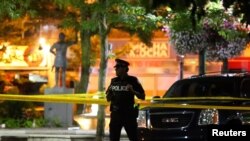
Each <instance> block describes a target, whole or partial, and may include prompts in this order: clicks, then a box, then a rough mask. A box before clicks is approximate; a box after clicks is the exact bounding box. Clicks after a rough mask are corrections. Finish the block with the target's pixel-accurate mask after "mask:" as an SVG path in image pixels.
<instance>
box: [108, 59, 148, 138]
mask: <svg viewBox="0 0 250 141" xmlns="http://www.w3.org/2000/svg"><path fill="white" fill-rule="evenodd" d="M115 61H116V65H115V66H114V68H115V71H116V76H117V77H115V78H112V80H111V83H110V85H109V87H108V89H107V91H106V98H107V101H110V102H111V104H110V111H111V115H110V124H109V132H110V140H111V141H119V140H120V135H121V129H122V127H124V129H125V131H126V133H127V136H128V138H129V140H130V141H137V121H136V118H137V116H138V109H136V108H135V107H134V104H135V100H134V98H135V96H136V97H137V98H139V99H142V100H144V99H145V92H144V89H143V87H142V85H141V84H140V83H139V81H138V79H137V78H136V77H135V76H130V75H128V71H129V68H128V66H129V63H128V62H127V61H125V60H121V59H116V60H115Z"/></svg>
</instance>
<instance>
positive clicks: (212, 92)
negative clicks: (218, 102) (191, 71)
mask: <svg viewBox="0 0 250 141" xmlns="http://www.w3.org/2000/svg"><path fill="white" fill-rule="evenodd" d="M238 83H239V81H236V79H229V78H227V77H218V78H217V77H215V78H214V77H213V78H209V77H207V78H202V79H200V78H192V79H187V80H179V81H177V82H176V83H175V84H173V86H172V87H171V88H170V89H169V91H167V93H166V94H165V95H164V96H163V97H193V96H198V97H199V96H236V94H235V92H237V90H239V87H240V84H238ZM247 83H248V84H247V85H248V86H250V85H249V84H250V80H249V81H247ZM244 88H245V87H244ZM244 88H243V87H242V89H244ZM249 89H250V88H249ZM238 92H239V91H238ZM238 96H239V95H238ZM248 96H249V94H248Z"/></svg>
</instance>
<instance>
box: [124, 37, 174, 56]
mask: <svg viewBox="0 0 250 141" xmlns="http://www.w3.org/2000/svg"><path fill="white" fill-rule="evenodd" d="M129 45H130V46H131V47H132V49H131V50H130V52H129V54H128V55H127V57H130V58H168V57H169V56H170V55H169V54H170V50H169V48H170V47H169V45H168V43H167V42H166V41H163V42H153V46H152V47H148V46H146V45H145V44H143V43H139V42H138V43H132V42H130V43H129Z"/></svg>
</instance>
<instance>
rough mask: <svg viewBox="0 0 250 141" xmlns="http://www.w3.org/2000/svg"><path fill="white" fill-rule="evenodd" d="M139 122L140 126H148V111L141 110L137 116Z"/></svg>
mask: <svg viewBox="0 0 250 141" xmlns="http://www.w3.org/2000/svg"><path fill="white" fill-rule="evenodd" d="M137 124H138V127H142V128H147V115H146V111H141V110H140V111H139V114H138V117H137Z"/></svg>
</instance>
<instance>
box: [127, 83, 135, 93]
mask: <svg viewBox="0 0 250 141" xmlns="http://www.w3.org/2000/svg"><path fill="white" fill-rule="evenodd" d="M127 89H128V90H129V91H131V92H133V91H134V89H133V86H132V85H131V84H127Z"/></svg>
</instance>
